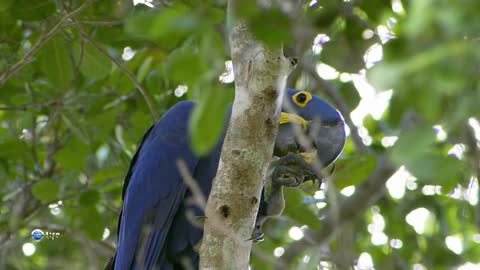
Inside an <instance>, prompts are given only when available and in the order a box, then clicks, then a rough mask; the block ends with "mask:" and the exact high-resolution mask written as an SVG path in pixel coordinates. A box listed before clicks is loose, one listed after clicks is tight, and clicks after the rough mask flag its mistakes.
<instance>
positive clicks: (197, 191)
mask: <svg viewBox="0 0 480 270" xmlns="http://www.w3.org/2000/svg"><path fill="white" fill-rule="evenodd" d="M177 167H178V170H179V172H180V175H181V176H182V178H183V181H184V182H185V184H186V185H187V186H188V188H189V189H190V191H191V192H192V196H193V201H194V202H195V204H196V205H197V206H198V207H200V208H201V209H202V211H203V210H205V206H207V200H206V198H205V195H204V194H203V193H202V189H201V188H200V187H199V186H198V184H197V182H196V181H195V179H193V177H192V175H191V174H190V172H189V171H188V167H187V165H186V164H185V161H184V160H183V159H179V160H177Z"/></svg>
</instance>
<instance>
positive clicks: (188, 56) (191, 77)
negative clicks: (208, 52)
mask: <svg viewBox="0 0 480 270" xmlns="http://www.w3.org/2000/svg"><path fill="white" fill-rule="evenodd" d="M163 66H164V68H165V71H166V73H167V75H168V77H169V78H170V79H172V80H174V81H177V82H185V81H187V82H191V83H192V84H193V83H196V82H198V81H199V80H201V79H202V78H204V76H205V73H206V72H207V71H208V68H209V66H208V64H207V63H206V62H205V61H204V58H203V57H202V55H200V54H199V53H198V52H196V51H195V50H194V48H192V47H191V46H186V47H183V48H179V49H176V50H175V51H173V52H172V53H171V54H170V55H169V56H168V57H167V59H166V60H165V62H164V63H163Z"/></svg>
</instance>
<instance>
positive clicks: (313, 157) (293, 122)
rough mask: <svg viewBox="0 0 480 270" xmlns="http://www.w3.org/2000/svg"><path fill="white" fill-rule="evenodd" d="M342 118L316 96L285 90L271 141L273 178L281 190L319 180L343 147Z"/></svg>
mask: <svg viewBox="0 0 480 270" xmlns="http://www.w3.org/2000/svg"><path fill="white" fill-rule="evenodd" d="M345 141H346V134H345V124H344V121H343V117H342V115H341V114H340V113H339V112H338V111H337V110H336V109H335V108H334V107H333V106H332V105H330V104H328V103H327V102H326V101H324V100H323V99H321V98H319V97H318V96H315V95H312V94H310V93H309V92H306V91H298V90H294V89H288V90H287V91H286V94H285V96H284V98H283V106H282V112H281V115H280V123H279V127H278V133H277V137H276V140H275V147H274V156H276V157H278V158H279V159H278V161H276V166H275V170H274V173H273V177H274V178H276V181H277V182H280V183H282V184H283V185H285V186H297V185H299V184H301V183H303V182H305V181H308V180H312V181H315V180H320V179H321V178H322V177H321V171H322V169H324V168H326V167H328V166H330V165H331V164H332V163H334V161H335V160H336V159H337V158H338V156H339V155H340V154H341V153H342V151H343V149H344V147H345Z"/></svg>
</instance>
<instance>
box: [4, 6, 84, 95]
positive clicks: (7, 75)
mask: <svg viewBox="0 0 480 270" xmlns="http://www.w3.org/2000/svg"><path fill="white" fill-rule="evenodd" d="M91 3H93V0H86V1H85V2H84V3H83V4H82V5H81V6H80V7H79V8H77V9H75V10H73V11H72V12H70V13H68V14H67V15H65V16H63V18H61V19H60V21H58V23H57V24H56V25H55V26H54V27H53V28H52V29H50V31H48V33H46V34H42V35H41V36H40V37H39V38H38V40H37V42H36V43H35V45H33V47H32V48H31V49H30V50H29V51H28V52H27V53H26V54H25V55H24V56H23V57H22V59H21V60H20V61H18V62H17V63H16V64H15V65H13V66H11V67H10V68H7V70H6V71H5V72H3V73H2V75H0V88H1V87H2V86H3V85H4V84H5V82H6V81H7V80H8V79H10V77H12V75H13V74H15V73H16V72H18V71H19V70H20V69H21V68H23V67H24V66H25V65H26V64H28V63H30V58H31V57H32V56H33V55H34V54H35V53H36V52H37V51H38V50H39V49H40V48H41V47H42V46H43V45H44V44H45V43H46V42H47V41H49V40H50V39H51V38H52V37H53V36H54V35H55V34H57V33H58V32H60V31H62V30H63V27H62V25H63V23H64V22H65V21H66V20H68V19H70V18H72V17H75V16H77V15H78V14H80V13H81V12H82V11H83V10H85V9H86V8H87V7H88V6H89V5H90V4H91Z"/></svg>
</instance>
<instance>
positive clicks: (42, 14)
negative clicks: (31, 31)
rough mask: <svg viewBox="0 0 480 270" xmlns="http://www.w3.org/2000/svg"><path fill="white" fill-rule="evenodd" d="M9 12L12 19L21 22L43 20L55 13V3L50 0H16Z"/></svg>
mask: <svg viewBox="0 0 480 270" xmlns="http://www.w3.org/2000/svg"><path fill="white" fill-rule="evenodd" d="M2 1H4V0H2ZM10 12H11V14H12V15H13V17H14V18H16V19H19V20H23V21H38V20H43V19H45V18H47V17H48V16H50V15H52V14H53V13H54V12H55V2H54V1H52V0H35V1H31V0H16V1H15V3H14V4H13V6H11V7H10Z"/></svg>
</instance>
